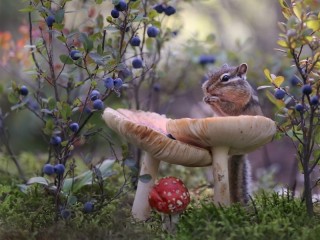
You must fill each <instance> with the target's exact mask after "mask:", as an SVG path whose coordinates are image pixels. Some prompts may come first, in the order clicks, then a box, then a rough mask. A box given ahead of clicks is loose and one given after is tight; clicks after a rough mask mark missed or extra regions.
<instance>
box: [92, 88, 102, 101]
mask: <svg viewBox="0 0 320 240" xmlns="http://www.w3.org/2000/svg"><path fill="white" fill-rule="evenodd" d="M99 98H100V92H99V91H98V90H92V92H91V93H90V99H91V101H94V100H97V99H99Z"/></svg>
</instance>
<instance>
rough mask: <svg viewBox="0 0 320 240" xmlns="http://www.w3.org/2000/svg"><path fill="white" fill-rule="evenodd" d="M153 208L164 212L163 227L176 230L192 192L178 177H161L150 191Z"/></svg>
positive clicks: (150, 201) (170, 230)
mask: <svg viewBox="0 0 320 240" xmlns="http://www.w3.org/2000/svg"><path fill="white" fill-rule="evenodd" d="M148 199H149V204H150V206H151V208H152V209H154V210H156V211H157V212H160V213H161V214H162V220H163V228H164V229H166V230H167V231H169V232H174V231H175V224H176V223H177V222H178V220H179V214H180V213H182V212H183V211H184V210H185V209H186V208H187V206H188V204H189V203H190V194H189V191H188V189H187V188H186V186H185V185H184V184H183V182H182V181H181V180H180V179H178V178H176V177H164V178H161V179H159V180H158V181H157V182H156V184H155V185H154V186H153V188H152V189H151V191H150V193H149V197H148Z"/></svg>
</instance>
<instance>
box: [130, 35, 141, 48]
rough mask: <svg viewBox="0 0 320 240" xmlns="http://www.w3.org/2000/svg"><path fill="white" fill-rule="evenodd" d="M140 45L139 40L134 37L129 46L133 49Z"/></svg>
mask: <svg viewBox="0 0 320 240" xmlns="http://www.w3.org/2000/svg"><path fill="white" fill-rule="evenodd" d="M140 43H141V40H140V38H139V37H138V36H134V37H133V38H132V39H131V41H130V44H131V46H133V47H138V46H139V45H140Z"/></svg>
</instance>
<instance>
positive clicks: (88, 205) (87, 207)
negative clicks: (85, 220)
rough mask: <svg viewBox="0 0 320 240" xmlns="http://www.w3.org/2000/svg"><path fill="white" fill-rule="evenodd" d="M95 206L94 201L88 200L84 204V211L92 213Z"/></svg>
mask: <svg viewBox="0 0 320 240" xmlns="http://www.w3.org/2000/svg"><path fill="white" fill-rule="evenodd" d="M93 208H94V205H93V203H92V202H86V203H85V204H84V205H83V211H84V212H85V213H90V212H92V211H93Z"/></svg>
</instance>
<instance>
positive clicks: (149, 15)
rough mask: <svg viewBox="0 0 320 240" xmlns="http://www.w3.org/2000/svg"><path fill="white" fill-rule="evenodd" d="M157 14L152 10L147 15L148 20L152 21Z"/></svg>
mask: <svg viewBox="0 0 320 240" xmlns="http://www.w3.org/2000/svg"><path fill="white" fill-rule="evenodd" d="M158 15H159V14H158V13H157V11H156V10H154V9H152V10H151V11H149V13H148V18H150V19H152V18H155V17H156V16H158Z"/></svg>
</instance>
